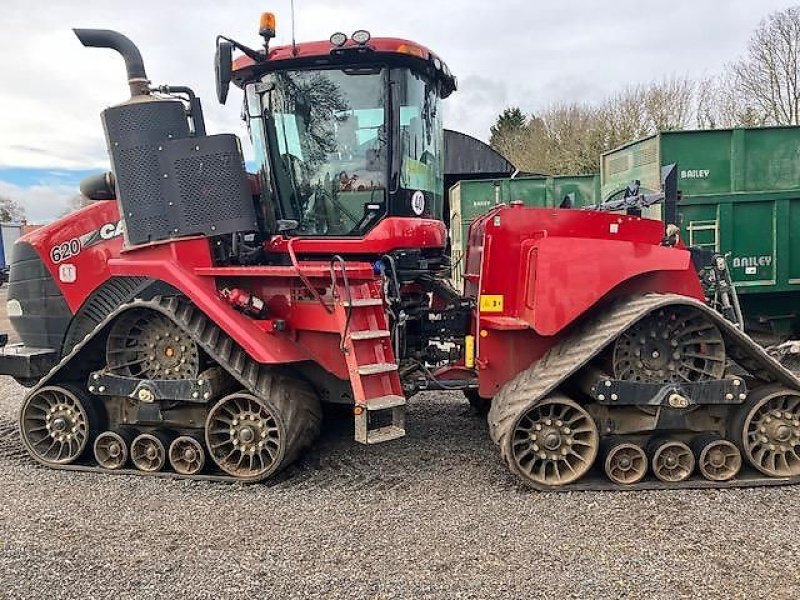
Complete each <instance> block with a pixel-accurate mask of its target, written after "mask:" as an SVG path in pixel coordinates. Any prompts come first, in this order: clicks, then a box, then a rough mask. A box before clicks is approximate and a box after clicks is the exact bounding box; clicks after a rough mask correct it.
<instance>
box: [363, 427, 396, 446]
mask: <svg viewBox="0 0 800 600" xmlns="http://www.w3.org/2000/svg"><path fill="white" fill-rule="evenodd" d="M405 434H406V430H405V428H404V427H397V426H396V425H387V426H386V427H379V428H378V429H371V430H370V431H369V434H368V435H367V439H366V443H367V444H380V443H381V442H388V441H391V440H396V439H398V438H401V437H403V436H405Z"/></svg>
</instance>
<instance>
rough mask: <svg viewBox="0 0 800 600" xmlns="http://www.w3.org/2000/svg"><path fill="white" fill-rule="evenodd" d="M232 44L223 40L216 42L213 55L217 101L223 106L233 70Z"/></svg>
mask: <svg viewBox="0 0 800 600" xmlns="http://www.w3.org/2000/svg"><path fill="white" fill-rule="evenodd" d="M232 55H233V44H231V43H230V42H227V41H225V40H218V41H217V51H216V53H215V54H214V77H215V78H216V87H217V100H219V103H220V104H225V100H227V98H228V88H230V86H231V72H232V68H233V59H232Z"/></svg>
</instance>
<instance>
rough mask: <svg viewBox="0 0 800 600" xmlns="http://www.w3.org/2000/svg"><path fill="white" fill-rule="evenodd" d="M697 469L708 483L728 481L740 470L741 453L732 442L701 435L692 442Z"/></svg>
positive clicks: (717, 437) (715, 436) (713, 435)
mask: <svg viewBox="0 0 800 600" xmlns="http://www.w3.org/2000/svg"><path fill="white" fill-rule="evenodd" d="M691 446H692V450H694V455H695V457H696V458H697V468H698V469H699V471H700V473H701V474H702V475H703V477H705V478H706V479H708V480H710V481H728V480H730V479H733V478H734V477H736V474H737V473H739V469H741V468H742V453H741V452H739V449H738V448H737V447H736V445H735V444H734V443H733V442H729V441H728V440H723V439H722V438H720V437H719V436H718V435H715V434H710V435H701V436H698V437H696V438H695V439H694V440H692V443H691Z"/></svg>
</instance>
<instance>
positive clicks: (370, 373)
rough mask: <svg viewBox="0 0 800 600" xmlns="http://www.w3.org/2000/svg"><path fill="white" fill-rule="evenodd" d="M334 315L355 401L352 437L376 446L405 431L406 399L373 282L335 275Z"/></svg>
mask: <svg viewBox="0 0 800 600" xmlns="http://www.w3.org/2000/svg"><path fill="white" fill-rule="evenodd" d="M334 315H335V317H336V323H337V325H338V327H339V333H340V335H341V348H342V352H344V356H345V360H346V361H347V370H348V373H349V375H350V383H351V384H352V387H353V398H354V400H355V408H354V415H355V439H356V441H357V442H360V443H362V444H378V443H380V442H388V441H389V440H394V439H397V438H400V437H403V436H404V435H405V434H406V427H405V419H406V398H405V395H404V393H403V386H402V384H401V383H400V375H399V373H398V367H397V362H396V360H395V355H394V350H393V349H392V340H391V334H390V332H389V324H388V320H387V316H386V309H385V306H384V300H383V294H382V292H381V286H380V282H379V281H362V282H353V283H350V284H348V283H347V280H346V279H345V277H344V274H342V276H340V277H337V278H336V284H335V295H334Z"/></svg>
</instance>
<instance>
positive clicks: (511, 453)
mask: <svg viewBox="0 0 800 600" xmlns="http://www.w3.org/2000/svg"><path fill="white" fill-rule="evenodd" d="M798 390H800V382H798V380H797V379H796V377H795V376H794V375H793V374H791V373H790V372H789V371H787V370H786V369H784V368H782V367H781V366H780V365H778V364H777V363H776V362H775V361H773V360H771V359H770V358H769V357H768V356H767V354H766V353H765V352H764V350H763V349H761V348H760V347H759V346H757V345H756V344H755V343H754V342H753V341H752V340H751V339H750V338H749V337H747V336H746V335H744V334H743V333H741V332H740V331H739V330H738V329H736V328H735V327H734V326H733V325H732V324H730V323H729V322H728V321H726V320H725V319H723V318H722V317H720V316H719V315H718V314H717V313H715V312H714V311H713V310H711V309H709V308H708V307H706V306H705V305H703V304H702V303H700V302H697V301H695V300H691V299H687V298H683V297H679V296H670V295H643V296H640V297H637V298H634V299H627V300H625V301H620V302H617V303H615V304H612V305H611V306H609V307H607V308H606V310H604V311H601V312H600V313H599V316H595V317H594V318H591V319H587V320H585V321H584V322H583V325H581V326H579V327H578V328H577V329H575V330H574V331H573V332H572V334H571V335H569V336H567V337H566V338H565V339H564V340H562V342H561V343H559V344H558V345H557V346H555V347H554V348H552V349H551V350H550V351H549V352H548V353H547V354H546V355H545V356H544V357H543V358H542V359H541V360H539V361H537V362H536V363H534V364H533V365H532V366H531V367H530V368H529V369H527V370H525V371H523V372H522V373H520V374H519V375H518V376H517V377H516V378H515V379H513V380H512V381H510V382H509V383H507V384H506V385H505V386H504V387H503V388H502V389H501V391H500V393H499V394H498V395H497V396H496V397H495V399H494V401H493V404H492V409H491V411H490V413H489V426H490V432H491V435H492V438H493V439H494V441H495V442H496V443H497V444H498V445H499V446H500V452H501V455H502V457H503V459H504V461H505V462H506V464H507V465H508V467H509V468H510V470H511V471H512V472H513V473H514V474H515V475H517V476H518V477H519V478H520V479H521V480H522V481H523V482H524V483H526V484H527V485H529V486H531V487H534V488H537V489H554V488H557V489H605V488H617V489H620V488H626V489H635V488H666V487H728V486H745V485H770V484H780V483H791V482H794V481H796V480H797V479H798V477H800V391H798Z"/></svg>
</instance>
